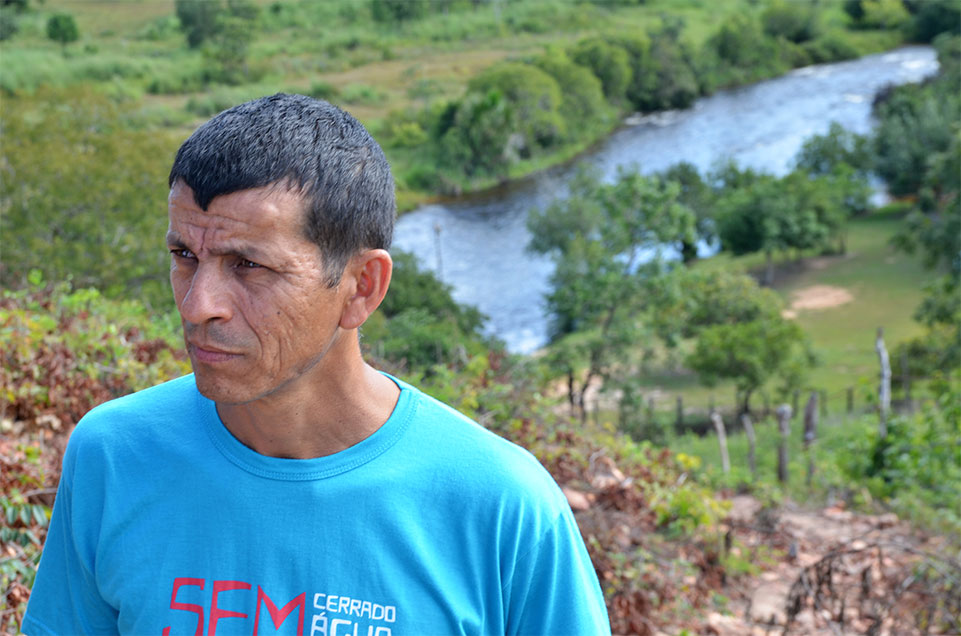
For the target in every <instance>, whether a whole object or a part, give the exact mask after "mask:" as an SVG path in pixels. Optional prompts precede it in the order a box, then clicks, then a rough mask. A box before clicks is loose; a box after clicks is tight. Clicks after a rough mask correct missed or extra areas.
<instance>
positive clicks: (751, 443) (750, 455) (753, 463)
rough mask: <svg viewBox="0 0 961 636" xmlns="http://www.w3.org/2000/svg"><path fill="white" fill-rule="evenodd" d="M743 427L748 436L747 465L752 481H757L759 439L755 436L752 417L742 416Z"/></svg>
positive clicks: (744, 414) (745, 414)
mask: <svg viewBox="0 0 961 636" xmlns="http://www.w3.org/2000/svg"><path fill="white" fill-rule="evenodd" d="M741 426H743V427H744V434H745V435H746V436H747V465H748V468H750V469H751V481H757V456H756V454H755V453H756V450H757V439H756V438H755V435H754V424H752V423H751V416H750V415H748V414H747V413H743V414H742V415H741Z"/></svg>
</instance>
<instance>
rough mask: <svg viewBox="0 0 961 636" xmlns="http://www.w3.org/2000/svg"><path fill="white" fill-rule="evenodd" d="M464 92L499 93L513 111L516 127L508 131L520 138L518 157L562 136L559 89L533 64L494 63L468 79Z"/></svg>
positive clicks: (526, 154)
mask: <svg viewBox="0 0 961 636" xmlns="http://www.w3.org/2000/svg"><path fill="white" fill-rule="evenodd" d="M468 92H469V93H475V94H479V95H488V94H490V93H492V92H497V93H499V94H500V95H502V96H503V98H504V100H505V102H506V105H507V107H508V108H509V109H510V111H511V112H513V114H514V122H515V126H516V127H515V128H514V129H513V130H512V132H515V131H516V132H517V133H519V134H520V136H521V138H522V140H523V146H522V148H521V149H520V153H521V156H530V155H531V154H533V153H534V152H536V150H538V149H540V148H547V147H550V146H552V145H553V144H555V143H557V142H558V141H560V139H562V138H563V137H564V134H565V132H566V130H565V125H564V119H563V118H562V117H561V115H560V113H559V112H558V109H559V108H560V105H561V91H560V88H559V87H558V85H557V82H555V81H554V79H553V78H552V77H551V76H550V75H548V74H547V73H545V72H544V71H542V70H540V69H538V68H536V67H534V66H531V65H529V64H518V63H513V62H507V63H504V64H498V65H496V66H494V67H492V68H490V69H488V70H486V71H484V72H483V73H481V74H480V75H478V76H477V77H475V78H474V79H472V80H471V82H470V84H469V85H468Z"/></svg>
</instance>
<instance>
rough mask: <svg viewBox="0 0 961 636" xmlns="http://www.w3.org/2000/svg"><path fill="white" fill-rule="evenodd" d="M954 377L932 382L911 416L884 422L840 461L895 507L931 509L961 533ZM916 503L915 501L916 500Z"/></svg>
mask: <svg viewBox="0 0 961 636" xmlns="http://www.w3.org/2000/svg"><path fill="white" fill-rule="evenodd" d="M959 379H961V378H958V377H956V376H955V377H954V378H953V379H951V380H949V381H948V382H945V383H943V384H942V385H940V386H938V387H936V394H935V396H934V397H935V400H934V401H933V403H931V404H929V405H928V406H926V407H925V408H924V410H923V411H922V412H921V413H919V414H917V415H914V416H901V417H897V418H895V419H893V420H892V421H891V422H889V423H888V434H887V436H886V437H884V438H880V437H879V436H878V434H877V431H876V430H872V431H871V432H870V433H868V434H867V440H866V441H865V442H864V443H862V444H859V447H863V446H866V448H864V451H866V452H852V453H850V454H849V463H848V464H847V465H846V466H845V468H846V469H847V471H848V474H849V475H850V476H851V477H852V478H856V479H859V480H860V479H866V480H867V483H868V484H869V488H870V489H871V492H872V494H873V495H874V496H875V497H877V498H879V499H883V500H885V501H887V502H888V503H889V504H890V505H891V506H893V507H894V508H895V509H896V510H902V511H908V512H913V513H914V514H912V516H915V517H916V516H917V515H918V514H919V513H921V512H922V509H924V508H927V509H929V510H931V511H933V513H934V514H933V515H932V516H934V517H935V519H937V520H939V521H940V522H941V523H942V524H944V525H945V526H946V528H947V529H951V530H952V531H953V532H955V533H961V510H959V509H958V502H959V501H961V446H959V445H958V440H959V439H961V390H959V386H961V384H959V382H958V380H959ZM919 504H920V505H919Z"/></svg>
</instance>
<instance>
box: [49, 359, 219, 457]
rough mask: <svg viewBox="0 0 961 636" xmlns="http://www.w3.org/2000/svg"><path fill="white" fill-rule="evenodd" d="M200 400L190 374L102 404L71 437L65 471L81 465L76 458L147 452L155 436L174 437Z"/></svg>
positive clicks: (79, 425)
mask: <svg viewBox="0 0 961 636" xmlns="http://www.w3.org/2000/svg"><path fill="white" fill-rule="evenodd" d="M202 399H203V398H202V397H201V396H200V393H199V392H198V391H197V385H196V383H195V382H194V378H193V375H192V374H190V375H185V376H183V377H180V378H177V379H175V380H170V381H168V382H164V383H162V384H158V385H156V386H153V387H150V388H148V389H144V390H142V391H138V392H136V393H131V394H129V395H125V396H123V397H120V398H117V399H115V400H110V401H109V402H104V403H103V404H101V405H99V406H97V407H95V408H93V409H91V410H90V412H88V413H87V414H86V415H85V416H84V417H83V418H82V419H81V420H80V422H78V423H77V426H76V428H75V429H74V430H73V432H72V433H71V434H70V440H69V442H68V445H67V454H66V457H65V459H64V462H65V465H64V467H65V469H66V468H68V465H69V463H70V462H71V461H81V460H79V459H78V458H79V457H84V458H86V459H93V458H92V457H88V456H90V455H98V456H101V457H104V456H107V455H110V454H113V453H115V452H122V451H125V450H131V449H133V448H135V447H138V446H139V447H145V448H149V447H151V446H153V445H155V444H156V443H157V441H158V436H159V437H160V438H162V437H163V436H164V435H173V434H177V433H178V431H179V428H181V427H186V421H187V420H190V419H191V414H195V413H197V412H198V407H199V406H200V402H199V401H200V400H202ZM193 428H195V429H199V428H200V427H196V426H195V427H193Z"/></svg>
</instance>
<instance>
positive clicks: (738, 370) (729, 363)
mask: <svg viewBox="0 0 961 636" xmlns="http://www.w3.org/2000/svg"><path fill="white" fill-rule="evenodd" d="M813 360H814V357H813V354H812V353H811V350H810V345H809V344H808V342H807V338H806V336H805V335H804V331H803V330H802V329H801V327H800V326H799V325H798V324H797V323H796V322H794V321H791V320H787V319H784V318H781V317H780V316H776V317H772V316H768V317H766V318H763V319H760V320H754V321H751V322H741V323H734V324H719V325H713V326H710V327H707V328H705V329H704V330H702V331H701V332H700V333H699V334H698V337H697V342H696V344H695V347H694V351H693V352H692V353H691V354H690V355H689V356H688V358H687V365H688V366H689V367H690V368H691V369H693V370H694V371H696V372H697V374H698V376H699V377H700V378H701V381H702V382H704V383H705V384H706V385H708V386H714V385H715V384H717V382H718V381H719V380H722V379H728V380H733V381H734V384H735V386H736V387H737V390H738V392H739V395H740V397H741V400H740V404H739V405H738V410H739V412H740V413H747V412H749V411H750V400H751V395H752V394H753V393H754V392H755V391H757V390H758V389H759V388H760V387H762V386H764V384H765V383H767V382H768V380H770V379H772V378H779V379H781V381H782V385H781V390H782V392H784V393H786V392H787V391H788V390H789V389H793V388H797V387H799V386H800V384H801V381H802V378H803V376H804V373H805V371H806V369H807V368H808V367H809V366H810V365H811V364H812V363H813Z"/></svg>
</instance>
